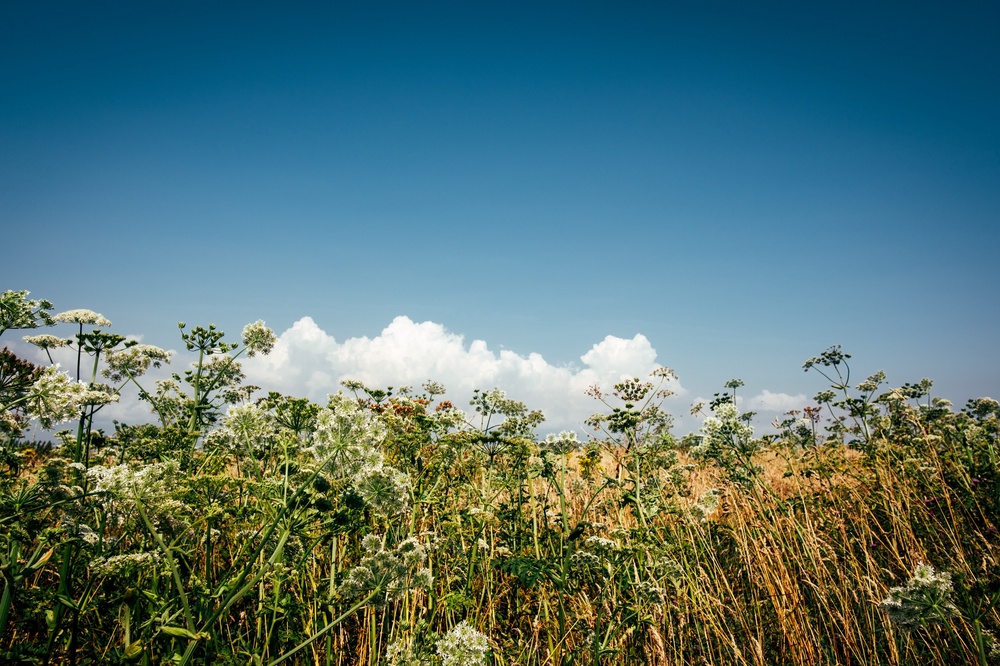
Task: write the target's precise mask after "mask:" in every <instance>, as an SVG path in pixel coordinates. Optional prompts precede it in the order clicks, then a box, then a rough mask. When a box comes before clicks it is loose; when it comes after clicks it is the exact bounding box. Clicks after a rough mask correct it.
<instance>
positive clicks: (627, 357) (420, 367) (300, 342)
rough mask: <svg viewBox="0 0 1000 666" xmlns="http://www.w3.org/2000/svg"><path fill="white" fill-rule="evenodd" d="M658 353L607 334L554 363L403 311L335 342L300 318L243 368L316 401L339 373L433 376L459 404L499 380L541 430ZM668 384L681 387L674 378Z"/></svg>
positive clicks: (646, 369) (379, 380)
mask: <svg viewBox="0 0 1000 666" xmlns="http://www.w3.org/2000/svg"><path fill="white" fill-rule="evenodd" d="M656 356H657V354H656V350H655V349H654V348H653V346H652V345H651V344H650V342H649V340H648V339H646V337H645V336H644V335H642V334H637V335H636V336H635V337H633V338H631V339H626V338H619V337H615V336H612V335H609V336H607V337H606V338H604V340H602V341H601V342H598V343H596V344H595V345H593V347H591V348H590V350H589V351H587V352H586V353H584V354H583V355H582V356H581V357H580V361H581V362H582V364H583V365H582V366H578V367H576V366H574V367H568V366H557V365H552V364H551V363H549V362H548V361H546V360H545V359H544V358H543V357H542V356H541V355H540V354H537V353H528V354H518V353H515V352H513V351H510V350H500V351H493V350H491V349H490V348H489V346H488V345H487V343H486V342H485V341H483V340H473V341H472V342H470V343H468V344H467V343H466V342H465V338H464V337H463V336H462V335H459V334H457V333H453V332H451V331H448V330H447V329H446V328H445V327H444V326H442V325H441V324H438V323H435V322H430V321H425V322H414V321H412V320H411V319H410V318H408V317H405V316H400V317H396V318H395V319H394V320H393V321H392V322H391V323H390V324H389V325H388V326H387V327H386V328H385V329H384V330H383V331H382V332H381V333H380V334H379V335H377V336H375V337H374V338H368V337H356V338H350V339H348V340H345V341H343V342H338V341H337V340H335V339H334V338H333V337H331V336H330V335H328V334H327V333H326V332H325V331H323V330H322V329H321V328H320V327H319V326H318V325H317V324H316V322H315V321H313V320H312V319H311V318H310V317H303V318H302V319H299V320H298V321H297V322H295V324H293V325H292V327H291V328H289V329H288V330H287V331H285V332H283V333H282V334H281V335H280V336H279V337H278V342H277V344H276V345H275V348H274V351H273V352H272V353H271V354H270V355H269V356H266V357H259V358H255V359H252V360H247V361H246V363H245V369H246V372H247V376H248V379H249V380H250V381H251V382H252V383H254V384H257V385H260V386H263V387H266V388H268V389H270V390H277V391H281V392H282V393H286V394H290V395H296V396H301V397H308V398H310V399H312V400H315V401H319V402H323V401H325V400H326V396H327V394H329V393H335V392H337V391H338V390H339V389H340V382H341V381H342V380H344V379H357V380H359V381H362V382H364V383H365V384H367V385H369V386H372V387H378V388H384V387H386V386H395V387H399V386H403V385H409V386H413V387H414V388H415V389H417V390H419V388H420V386H421V385H422V384H423V383H424V382H426V381H427V380H434V381H437V382H440V383H441V384H443V385H444V386H445V387H446V388H447V389H448V396H447V397H448V398H449V399H451V400H452V401H453V402H455V403H456V405H458V406H460V407H461V406H463V403H467V402H468V400H469V398H471V396H472V392H473V390H474V389H477V388H479V389H490V388H493V387H494V386H496V387H500V388H501V389H503V390H504V391H506V392H507V396H508V397H510V398H513V399H515V400H520V401H522V402H524V403H525V404H526V405H527V406H528V407H529V408H531V409H541V410H542V411H543V412H544V413H545V416H546V422H545V424H544V426H543V429H544V430H546V431H547V430H561V429H576V430H580V429H582V424H583V420H584V419H585V418H587V417H588V416H590V414H592V413H594V412H595V411H600V409H599V408H600V407H601V405H599V404H598V403H596V402H595V401H594V400H593V399H592V398H589V397H587V396H586V395H585V392H586V390H587V388H588V387H590V386H592V385H594V384H596V385H598V386H601V387H603V388H610V386H611V385H613V384H614V383H615V382H618V381H620V380H621V379H622V378H623V377H640V378H646V377H648V376H649V373H651V372H652V371H653V370H655V369H656V368H658V367H660V365H659V364H658V363H657V361H656ZM670 388H671V389H672V390H673V391H675V392H676V393H677V394H679V395H683V394H684V393H685V391H684V389H683V387H681V385H680V384H679V383H678V382H674V383H673V385H672V386H671V387H670Z"/></svg>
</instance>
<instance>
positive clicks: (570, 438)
mask: <svg viewBox="0 0 1000 666" xmlns="http://www.w3.org/2000/svg"><path fill="white" fill-rule="evenodd" d="M581 446H583V442H581V441H580V440H578V439H577V438H576V433H575V432H571V431H567V430H564V431H563V432H561V433H559V434H558V435H551V434H550V435H547V436H546V437H545V441H543V442H542V443H541V446H540V447H539V448H541V449H542V450H543V451H550V452H552V453H554V454H556V455H565V454H567V453H572V452H573V451H576V450H577V449H579V448H580V447H581Z"/></svg>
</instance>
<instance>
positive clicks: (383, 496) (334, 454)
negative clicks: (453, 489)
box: [308, 393, 411, 516]
mask: <svg viewBox="0 0 1000 666" xmlns="http://www.w3.org/2000/svg"><path fill="white" fill-rule="evenodd" d="M386 433H387V429H386V426H385V423H384V422H383V421H382V420H381V419H380V418H379V416H378V415H377V414H376V413H374V412H373V411H372V410H370V409H365V408H364V407H362V406H361V405H359V404H358V403H357V401H356V400H354V399H352V398H350V397H348V396H346V395H344V394H343V393H338V394H336V395H332V396H330V406H329V408H328V409H322V410H320V411H319V413H318V414H317V416H316V431H315V433H314V434H313V440H312V441H313V444H312V446H311V447H310V448H309V449H308V450H309V451H310V452H311V453H312V454H313V456H314V457H315V458H316V459H317V460H318V461H325V462H326V464H327V465H328V468H329V469H330V470H332V471H334V473H335V474H336V475H337V476H339V477H340V478H346V479H350V480H351V481H352V483H353V484H354V488H355V489H356V490H357V491H358V494H359V495H361V497H362V498H363V499H364V500H365V503H366V504H367V505H368V506H369V507H371V508H372V509H373V510H374V511H376V512H378V513H379V514H381V515H383V516H392V515H395V514H398V513H402V512H403V511H406V510H407V508H409V502H410V485H411V484H410V477H409V476H407V475H406V474H405V473H404V472H401V471H399V470H397V469H395V468H393V467H391V466H389V465H387V464H386V463H385V458H384V457H383V455H382V452H381V451H380V450H379V448H378V447H379V445H380V444H381V443H382V441H383V440H384V439H385V436H386Z"/></svg>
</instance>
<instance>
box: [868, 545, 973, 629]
mask: <svg viewBox="0 0 1000 666" xmlns="http://www.w3.org/2000/svg"><path fill="white" fill-rule="evenodd" d="M879 605H880V606H881V607H882V608H884V609H885V610H886V611H888V613H889V619H890V620H892V621H893V622H894V623H895V624H898V625H899V626H900V627H902V628H903V629H906V630H911V629H916V628H917V627H921V626H923V625H926V624H930V623H933V622H947V621H948V620H950V619H951V618H953V617H955V616H957V615H958V609H957V608H956V607H955V604H953V603H952V602H951V574H950V573H948V572H945V571H942V572H940V573H938V572H935V571H934V567H932V566H930V565H929V564H924V563H923V562H921V563H920V564H918V565H917V568H916V569H915V570H914V572H913V577H912V578H910V580H909V581H907V583H906V585H904V586H902V587H894V588H892V589H891V590H889V597H888V598H887V599H885V600H884V601H883V602H882V603H881V604H879Z"/></svg>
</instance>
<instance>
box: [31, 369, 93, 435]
mask: <svg viewBox="0 0 1000 666" xmlns="http://www.w3.org/2000/svg"><path fill="white" fill-rule="evenodd" d="M86 391H87V386H86V385H85V384H82V383H80V382H78V381H75V380H74V379H73V378H72V377H70V376H69V374H68V373H65V372H60V371H59V366H58V365H52V366H49V367H48V368H46V369H45V371H44V372H42V374H41V375H40V376H39V377H38V379H36V380H35V383H34V384H33V385H32V387H31V393H30V394H29V396H28V400H27V402H26V403H25V412H26V413H27V415H28V417H29V418H37V419H38V420H39V422H40V423H41V424H42V427H43V428H51V427H52V426H54V425H56V424H59V423H63V422H65V421H69V420H70V419H72V418H74V417H76V416H79V415H80V407H81V405H82V404H83V402H84V398H85V394H86Z"/></svg>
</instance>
